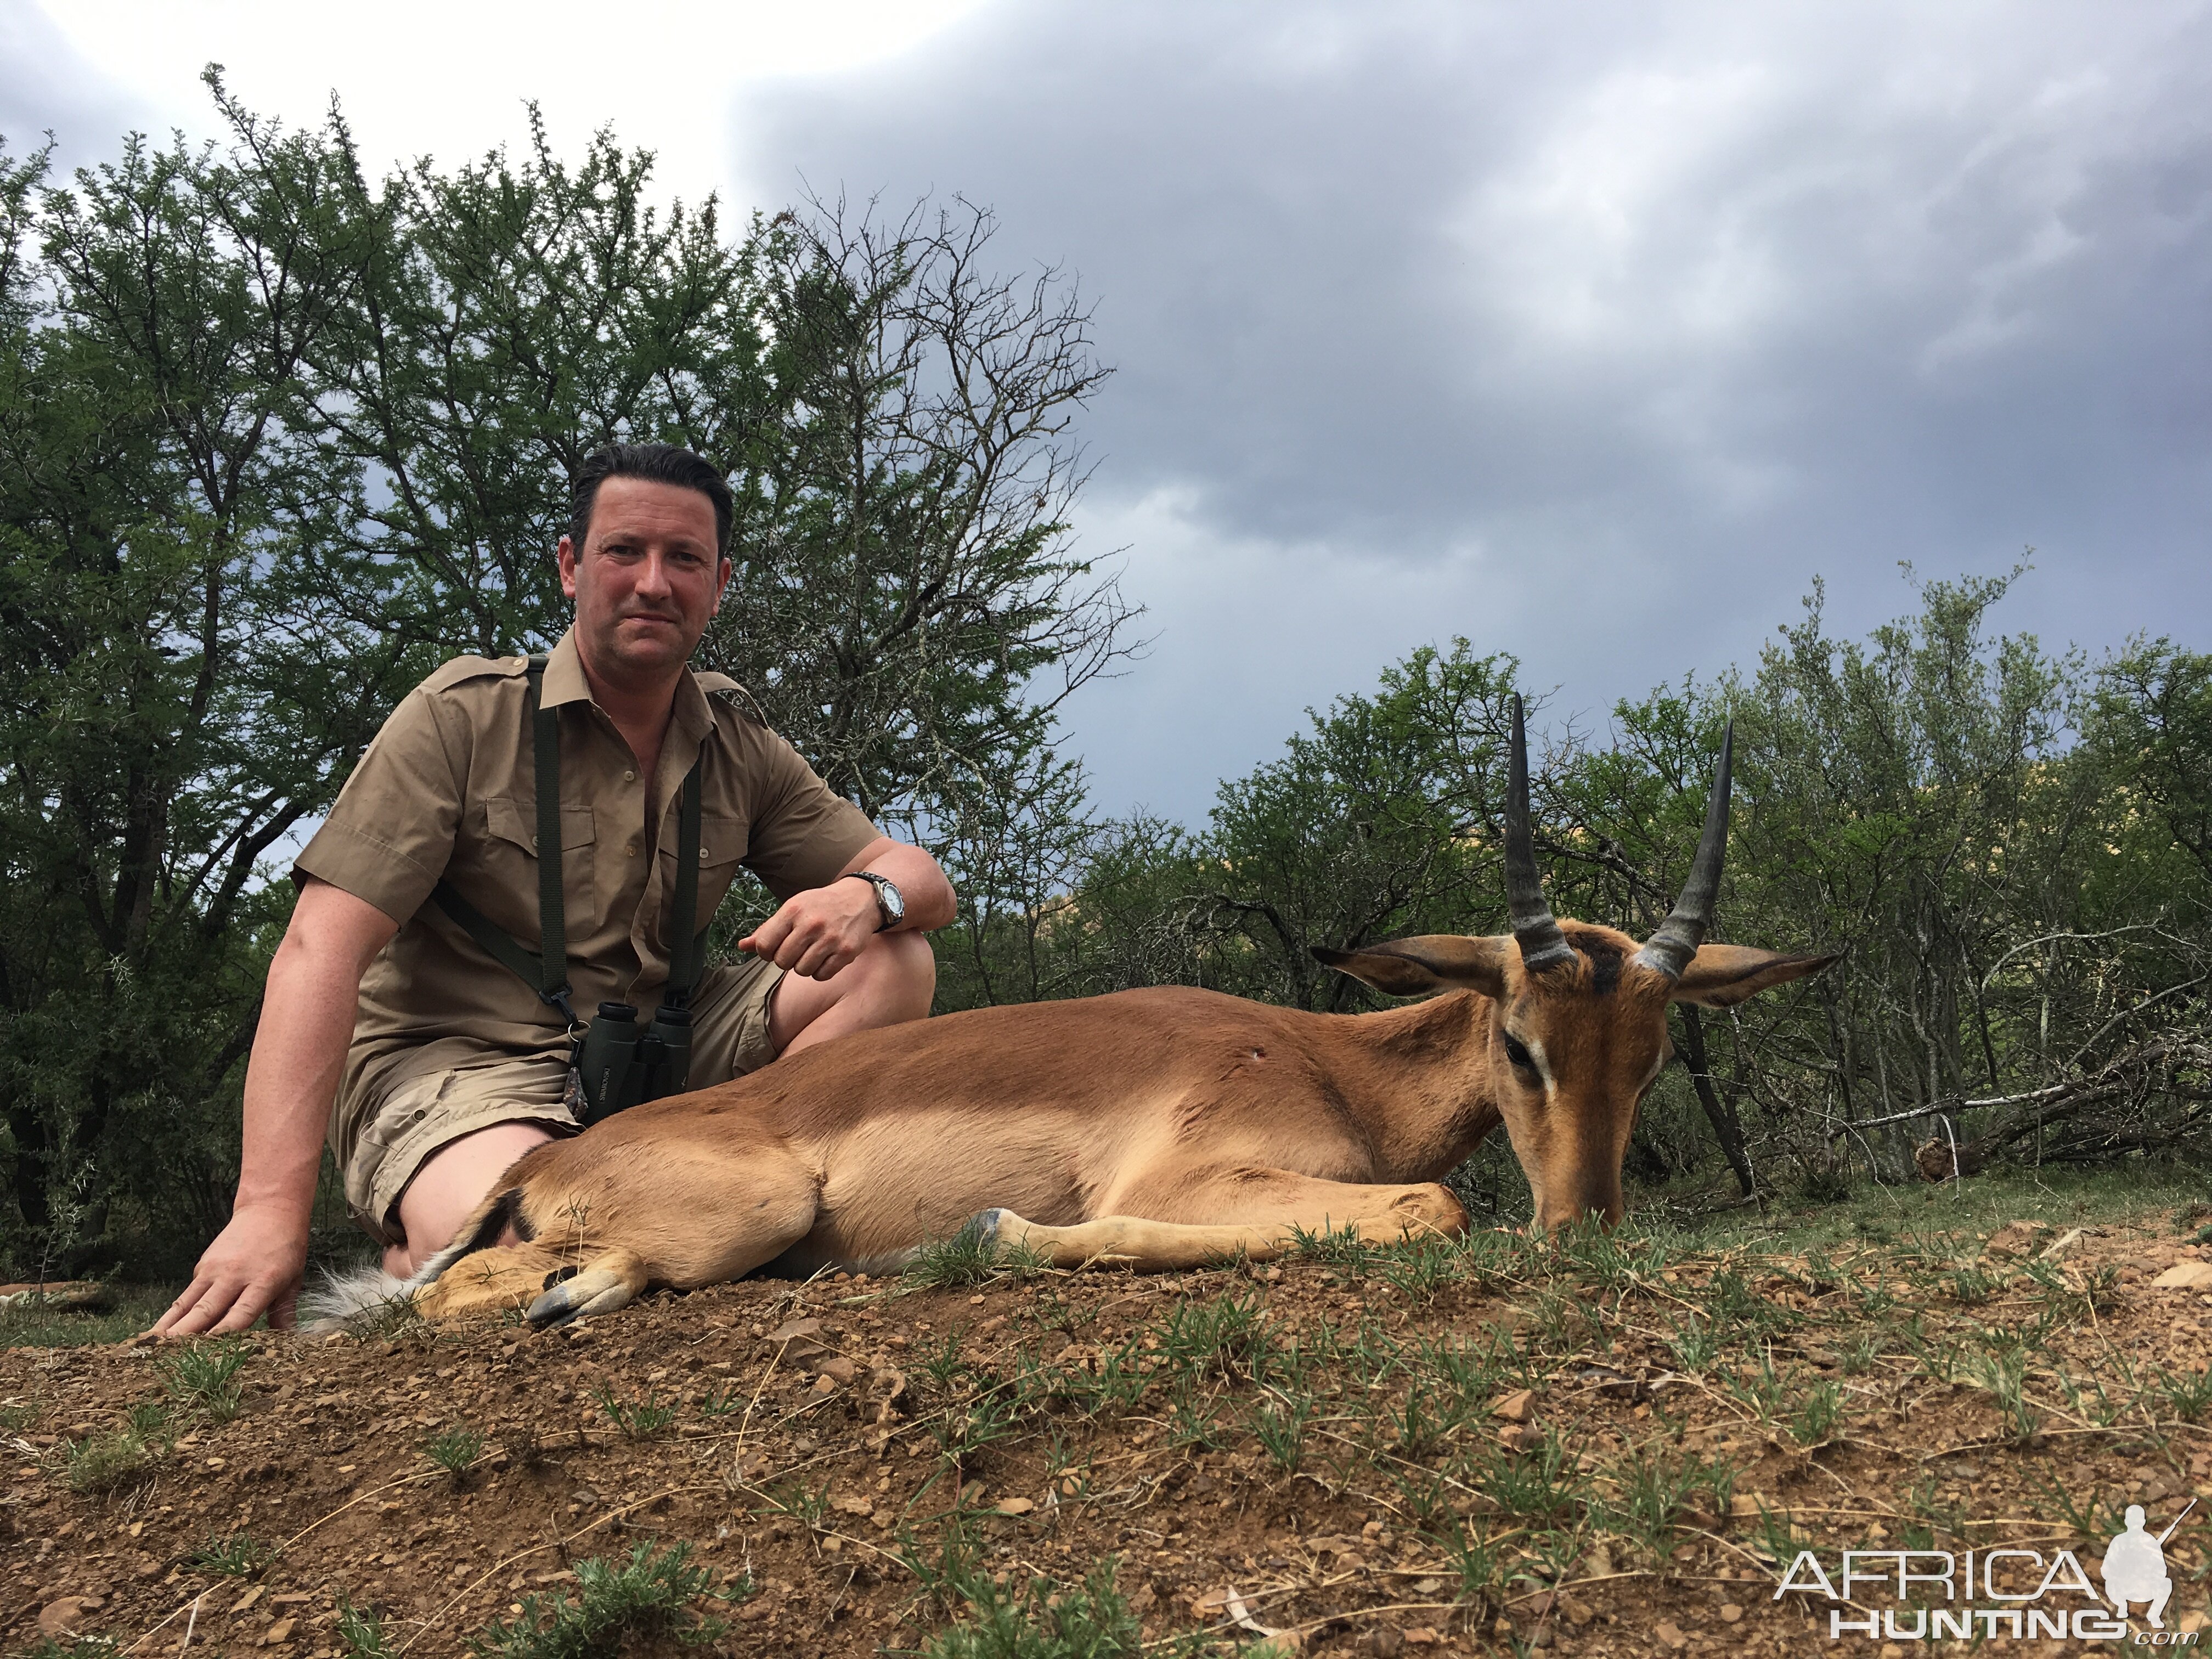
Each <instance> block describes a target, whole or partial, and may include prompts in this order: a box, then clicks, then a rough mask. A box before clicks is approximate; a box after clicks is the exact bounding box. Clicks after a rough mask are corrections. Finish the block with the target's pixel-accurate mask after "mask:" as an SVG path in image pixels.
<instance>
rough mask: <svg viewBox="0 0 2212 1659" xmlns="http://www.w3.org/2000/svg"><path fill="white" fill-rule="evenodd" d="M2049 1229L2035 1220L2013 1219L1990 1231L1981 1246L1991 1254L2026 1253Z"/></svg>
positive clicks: (2040, 1241)
mask: <svg viewBox="0 0 2212 1659" xmlns="http://www.w3.org/2000/svg"><path fill="white" fill-rule="evenodd" d="M2049 1231H2051V1229H2050V1228H2048V1227H2045V1226H2043V1225H2040V1224H2039V1223H2037V1222H2033V1221H2015V1222H2012V1223H2010V1224H2009V1225H2006V1226H2002V1227H2000V1228H1998V1229H1997V1230H1996V1231H1995V1232H1994V1233H1991V1234H1990V1242H1989V1243H1987V1244H1986V1245H1984V1247H1983V1248H1984V1249H1985V1250H1986V1251H1987V1252H1988V1253H1989V1254H1990V1255H2027V1253H2028V1252H2029V1251H2030V1250H2032V1249H2034V1248H2035V1247H2036V1246H2037V1245H2038V1244H2039V1243H2042V1241H2043V1237H2044V1235H2045V1234H2046V1233H2048V1232H2049Z"/></svg>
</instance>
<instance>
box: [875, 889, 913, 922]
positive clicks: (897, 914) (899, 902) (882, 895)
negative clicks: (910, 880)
mask: <svg viewBox="0 0 2212 1659" xmlns="http://www.w3.org/2000/svg"><path fill="white" fill-rule="evenodd" d="M876 896H877V897H878V898H879V899H881V900H882V901H883V904H884V912H885V914H887V915H889V916H890V919H891V920H892V921H903V920H904V919H905V916H906V897H905V896H904V895H903V894H902V893H901V892H900V891H899V890H898V889H897V888H896V887H895V886H893V885H892V884H890V882H888V881H884V880H880V879H879V880H878V882H877V883H876Z"/></svg>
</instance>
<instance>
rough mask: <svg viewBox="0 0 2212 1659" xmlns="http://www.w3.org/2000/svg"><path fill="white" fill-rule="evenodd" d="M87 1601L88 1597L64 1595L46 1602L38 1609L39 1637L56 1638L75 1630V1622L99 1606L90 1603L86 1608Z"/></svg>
mask: <svg viewBox="0 0 2212 1659" xmlns="http://www.w3.org/2000/svg"><path fill="white" fill-rule="evenodd" d="M88 1601H91V1598H90V1597H88V1596H83V1595H64V1596H62V1597H61V1598H60V1599H59V1600H58V1601H49V1602H47V1603H46V1606H44V1607H40V1609H39V1633H40V1635H41V1636H55V1637H58V1636H62V1635H64V1634H65V1633H67V1632H70V1631H72V1630H75V1629H76V1626H77V1621H78V1620H81V1619H82V1618H83V1617H84V1615H85V1614H86V1613H89V1612H90V1611H92V1607H97V1606H98V1605H99V1603H98V1602H96V1601H92V1604H91V1606H90V1607H88V1606H87V1605H86V1603H87V1602H88Z"/></svg>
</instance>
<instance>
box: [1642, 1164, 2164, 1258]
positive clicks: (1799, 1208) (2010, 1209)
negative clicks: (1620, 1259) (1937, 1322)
mask: <svg viewBox="0 0 2212 1659" xmlns="http://www.w3.org/2000/svg"><path fill="white" fill-rule="evenodd" d="M2203 1197H2204V1176H2203V1172H2202V1171H2201V1170H2196V1171H2192V1170H2185V1169H2180V1168H2177V1167H2175V1166H2173V1165H2172V1164H2163V1163H2158V1164H2154V1163H2149V1162H2147V1161H2145V1160H2142V1159H2129V1160H2125V1161H2124V1162H2122V1163H2121V1164H2117V1165H2115V1166H2114V1167H2113V1168H2111V1169H2107V1170H2093V1171H2081V1170H2061V1169H2056V1168H2052V1169H2045V1170H2032V1169H2014V1168H2010V1167H2002V1168H1998V1169H1995V1170H1990V1171H1989V1172H1988V1173H1986V1174H1984V1175H1978V1176H1971V1177H1969V1178H1968V1179H1967V1180H1966V1182H1965V1183H1964V1184H1963V1185H1960V1186H1954V1185H1952V1184H1950V1183H1948V1182H1947V1183H1944V1184H1943V1185H1941V1186H1938V1185H1936V1183H1934V1182H1914V1183H1912V1184H1911V1185H1909V1186H1897V1187H1876V1186H1875V1185H1874V1184H1873V1183H1872V1182H1862V1183H1861V1184H1860V1185H1859V1186H1858V1187H1857V1188H1855V1189H1854V1191H1853V1193H1852V1195H1851V1196H1850V1198H1848V1199H1846V1200H1842V1201H1840V1202H1833V1203H1820V1204H1814V1203H1804V1202H1792V1201H1789V1200H1784V1201H1783V1202H1780V1203H1777V1204H1774V1205H1772V1206H1770V1207H1769V1208H1768V1210H1767V1211H1766V1212H1765V1214H1763V1215H1762V1214H1760V1213H1759V1212H1758V1211H1756V1210H1730V1211H1728V1212H1724V1213H1723V1214H1722V1215H1718V1216H1714V1217H1710V1218H1705V1219H1704V1220H1702V1221H1698V1222H1692V1223H1686V1224H1676V1225H1666V1226H1652V1227H1651V1228H1650V1231H1652V1232H1653V1233H1654V1234H1655V1235H1656V1236H1665V1235H1667V1234H1668V1233H1679V1234H1680V1237H1682V1238H1683V1239H1684V1240H1686V1241H1689V1242H1693V1243H1695V1245H1696V1246H1697V1247H1698V1248H1699V1249H1715V1248H1726V1247H1727V1246H1729V1245H1732V1244H1747V1245H1753V1246H1756V1247H1757V1248H1759V1249H1770V1250H1806V1249H1819V1248H1832V1247H1833V1246H1836V1245H1839V1244H1846V1243H1866V1242H1867V1241H1869V1240H1872V1241H1875V1242H1877V1243H1879V1242H1881V1240H1882V1239H1884V1238H1887V1237H1897V1236H1899V1235H1906V1234H1912V1233H1924V1232H1926V1231H1929V1230H1931V1229H1941V1230H1942V1231H1945V1232H1954V1231H1972V1232H1982V1233H1989V1232H1995V1231H1996V1230H1997V1229H1998V1228H2000V1227H2002V1226H2003V1225H2006V1224H2007V1223H2008V1222H2012V1221H2039V1222H2042V1223H2044V1224H2045V1225H2048V1226H2051V1227H2055V1228H2057V1229H2058V1230H2059V1231H2061V1232H2062V1233H2063V1232H2064V1231H2066V1230H2067V1229H2069V1228H2071V1227H2078V1226H2081V1225H2082V1224H2084V1223H2085V1222H2099V1223H2103V1224H2106V1225H2138V1226H2139V1225H2146V1224H2150V1225H2157V1226H2158V1227H2159V1228H2160V1231H2173V1230H2174V1229H2175V1227H2176V1226H2178V1225H2179V1226H2183V1227H2185V1231H2187V1232H2191V1233H2193V1232H2194V1231H2196V1229H2197V1225H2199V1224H2198V1222H2197V1220H2195V1219H2191V1220H2189V1221H2188V1222H2186V1223H2185V1224H2177V1223H2176V1222H2175V1219H2174V1218H2175V1216H2176V1215H2177V1214H2179V1213H2183V1212H2186V1211H2187V1210H2188V1208H2189V1206H2192V1205H2196V1204H2198V1203H2201V1202H2202V1201H2203ZM1631 1208H1632V1210H1633V1209H1634V1206H1633V1205H1632V1206H1631ZM1631 1225H1632V1226H1644V1225H1647V1224H1646V1223H1645V1222H1644V1218H1642V1217H1640V1216H1639V1217H1636V1218H1634V1219H1633V1220H1632V1223H1631Z"/></svg>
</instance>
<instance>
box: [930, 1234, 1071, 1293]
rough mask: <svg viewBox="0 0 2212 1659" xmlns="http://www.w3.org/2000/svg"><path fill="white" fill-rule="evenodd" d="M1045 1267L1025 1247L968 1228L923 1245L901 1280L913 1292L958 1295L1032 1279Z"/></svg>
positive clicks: (1034, 1253)
mask: <svg viewBox="0 0 2212 1659" xmlns="http://www.w3.org/2000/svg"><path fill="white" fill-rule="evenodd" d="M1044 1266H1045V1262H1044V1258H1043V1257H1042V1256H1041V1255H1038V1254H1037V1253H1036V1251H1035V1250H1032V1249H1030V1248H1029V1247H1028V1246H1027V1245H1023V1244H1004V1243H999V1242H997V1241H996V1240H993V1239H986V1238H984V1237H982V1236H981V1234H980V1233H978V1232H977V1231H975V1229H974V1228H973V1227H972V1226H969V1227H963V1228H962V1229H961V1230H960V1231H958V1232H957V1233H955V1234H953V1235H952V1237H950V1238H939V1239H933V1240H932V1241H930V1242H929V1243H927V1244H924V1245H922V1246H921V1248H920V1249H917V1250H916V1251H915V1253H914V1259H913V1260H912V1261H909V1262H908V1263H907V1265H906V1269H905V1271H904V1272H903V1273H902V1274H901V1275H900V1278H901V1279H902V1282H903V1283H905V1284H906V1285H908V1287H909V1288H911V1289H914V1290H918V1291H961V1290H968V1289H970V1288H972V1287H973V1286H975V1285H987V1284H989V1283H990V1282H991V1281H992V1280H994V1279H1007V1278H1012V1279H1030V1278H1034V1277H1035V1276H1036V1274H1038V1273H1042V1271H1043V1270H1044Z"/></svg>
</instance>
